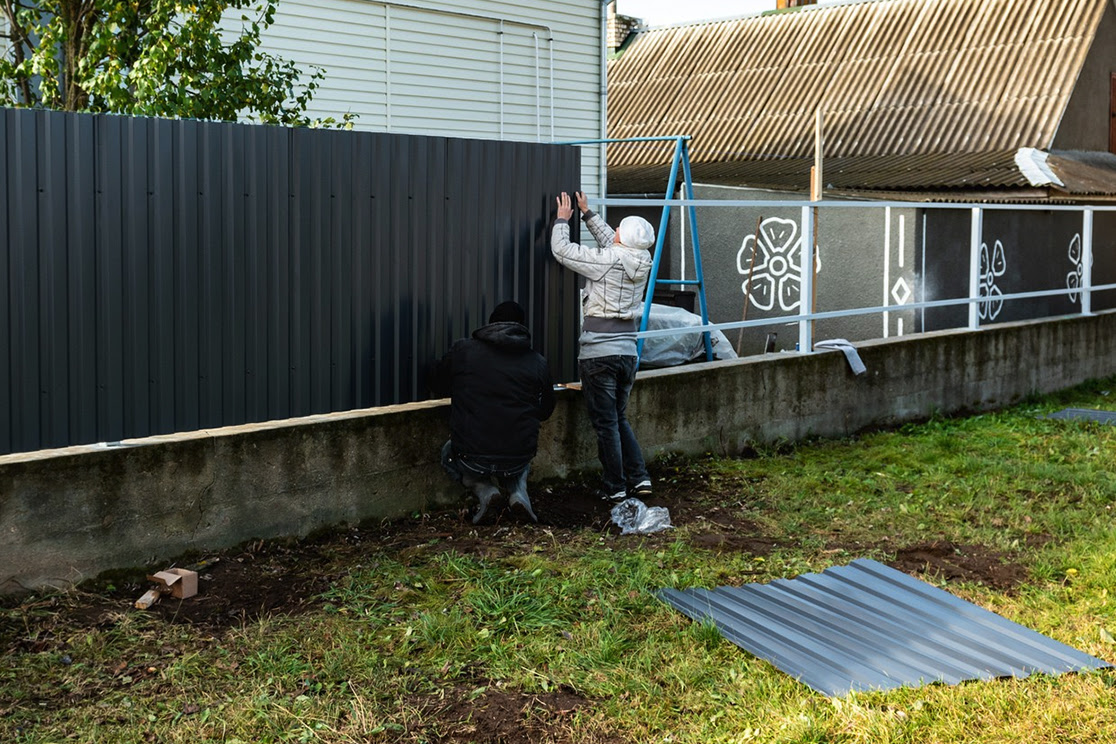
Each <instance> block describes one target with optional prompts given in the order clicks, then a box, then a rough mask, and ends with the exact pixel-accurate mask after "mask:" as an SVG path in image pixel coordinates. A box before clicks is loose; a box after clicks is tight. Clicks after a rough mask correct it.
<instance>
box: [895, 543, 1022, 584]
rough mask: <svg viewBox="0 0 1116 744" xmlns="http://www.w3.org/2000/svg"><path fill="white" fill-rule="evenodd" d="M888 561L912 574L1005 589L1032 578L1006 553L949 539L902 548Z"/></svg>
mask: <svg viewBox="0 0 1116 744" xmlns="http://www.w3.org/2000/svg"><path fill="white" fill-rule="evenodd" d="M888 565H890V566H891V567H892V568H896V569H898V570H900V571H904V572H906V573H909V574H911V575H912V576H919V575H920V574H921V575H922V576H925V577H926V578H928V579H945V580H946V581H969V582H975V583H979V584H984V585H985V586H987V587H990V588H992V589H998V590H1001V591H1013V590H1014V589H1015V588H1016V587H1018V586H1019V585H1020V584H1022V583H1023V582H1024V581H1026V580H1027V578H1028V574H1027V569H1026V568H1024V567H1023V566H1020V565H1019V564H1016V563H1011V562H1009V560H1008V557H1007V556H1006V555H1004V554H1003V553H999V552H997V551H995V550H992V549H990V548H986V547H983V546H981V545H958V544H956V543H952V542H949V541H948V540H937V541H934V542H927V543H920V544H918V545H911V546H909V547H906V548H901V549H899V550H897V551H895V558H894V559H893V560H890V561H888Z"/></svg>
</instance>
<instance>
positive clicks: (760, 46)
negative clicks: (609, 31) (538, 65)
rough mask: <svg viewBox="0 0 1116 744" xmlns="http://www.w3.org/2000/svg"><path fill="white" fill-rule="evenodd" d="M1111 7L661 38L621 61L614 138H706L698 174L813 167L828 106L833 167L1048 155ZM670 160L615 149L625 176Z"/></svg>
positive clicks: (696, 152) (795, 14)
mask: <svg viewBox="0 0 1116 744" xmlns="http://www.w3.org/2000/svg"><path fill="white" fill-rule="evenodd" d="M1109 2H1110V0H1062V1H1060V2H1057V3H1052V2H1047V1H1046V0H982V1H981V2H973V0H865V2H859V3H848V4H841V5H824V6H808V7H806V8H802V9H798V10H795V11H792V12H779V13H773V14H765V15H760V16H751V17H746V18H739V19H734V20H724V21H716V22H709V23H702V24H695V25H688V26H676V27H667V28H659V29H651V30H649V31H644V32H641V33H640V34H639V37H638V38H637V39H636V41H635V42H634V43H632V44H631V45H630V46H629V48H628V50H627V51H626V53H625V54H624V55H623V56H622V57H620V58H619V59H617V60H614V61H612V62H611V63H610V64H609V71H608V121H609V137H613V138H628V137H650V136H664V135H665V136H673V135H681V134H686V135H690V136H691V137H692V138H693V139H692V141H691V143H690V156H691V161H692V163H693V165H694V170H695V178H697V175H696V172H703V171H702V169H701V168H700V167H699V166H701V165H703V164H712V163H718V164H724V165H727V164H731V163H745V162H749V161H753V162H754V161H775V162H777V163H781V164H782V165H784V166H785V165H788V164H790V165H793V167H794V169H796V171H800V170H801V164H802V163H805V164H806V166H805V172H806V173H808V172H809V161H810V160H811V159H812V158H813V148H814V141H813V128H814V114H815V111H816V110H817V109H818V108H819V107H820V108H821V110H822V111H823V112H824V116H825V154H826V166H827V169H828V167H829V163H830V159H831V158H832V159H834V160H835V161H837V162H840V161H842V160H848V159H852V158H863V157H877V158H886V157H888V156H892V157H894V156H901V157H909V156H917V155H937V156H943V155H948V156H950V157H955V158H959V159H961V161H958V162H954V163H952V165H953V166H961V165H965V164H966V162H963V161H966V159H968V160H971V159H974V158H980V157H986V156H997V155H1001V154H1002V153H1006V152H1015V151H1017V150H1018V149H1019V148H1023V147H1033V148H1039V149H1047V148H1049V147H1050V146H1051V143H1052V142H1053V139H1054V135H1055V132H1056V131H1057V127H1058V124H1059V122H1060V120H1061V117H1062V113H1063V111H1064V110H1065V107H1066V104H1067V102H1068V101H1069V97H1070V94H1071V93H1072V91H1073V88H1074V85H1075V84H1076V81H1077V77H1078V74H1079V72H1080V69H1081V66H1082V64H1083V62H1084V60H1085V57H1086V55H1087V54H1088V51H1089V48H1090V46H1091V44H1092V41H1093V38H1094V35H1095V33H1096V30H1097V26H1098V24H1099V23H1100V20H1101V17H1102V15H1103V13H1104V10H1105V7H1106V6H1107V4H1108V3H1109ZM669 153H670V150H669V145H663V144H662V143H641V144H621V145H610V146H609V153H608V167H609V179H610V181H612V180H613V178H614V173H615V174H616V177H618V178H619V179H620V182H621V183H622V182H623V181H624V179H625V178H628V179H629V180H634V178H633V175H632V174H634V173H635V172H637V171H641V170H644V171H646V170H647V168H646V166H655V167H657V168H659V169H660V170H662V169H664V164H666V163H669V160H670V158H669ZM935 162H936V163H938V164H939V165H942V166H943V171H942V172H943V174H948V173H953V174H954V176H947V178H948V177H955V176H956V173H957V170H952V171H951V170H950V168H949V166H950V165H951V164H950V163H948V162H946V161H941V160H938V161H935ZM641 166H643V167H642V168H641ZM1014 170H1015V171H1016V176H1015V177H1016V178H1018V169H1014ZM894 171H895V169H894V168H892V173H890V174H888V175H887V176H886V177H887V178H893V177H894V175H895V173H894ZM648 172H650V171H648ZM749 173H750V171H748V169H747V168H742V169H741V170H740V171H739V172H737V173H736V175H737V176H741V177H743V176H747V175H749ZM980 177H981V178H985V177H988V178H990V179H991V181H993V182H995V183H994V185H1009V184H1010V183H1011V181H1010V179H1009V177H1008V175H1007V173H1006V172H1003V173H1000V174H998V175H996V174H983V173H982V175H981V176H980ZM827 180H828V176H827ZM657 181H658V182H665V175H663V176H659V177H658V178H657ZM896 184H897V182H894V181H891V182H888V183H886V184H880V186H879V188H896V187H901V186H897V185H896ZM749 185H760V184H753V183H749ZM765 185H775V184H773V183H771V184H765ZM919 185H920V186H926V185H928V181H927V180H926V179H923V180H922V181H921V182H920V183H919ZM933 185H935V186H944V185H947V184H946V183H945V182H944V181H943V182H942V183H934V184H933ZM803 186H804V184H798V186H797V187H798V188H802V187H803ZM858 186H863V185H862V184H858ZM873 187H875V186H868V188H873ZM611 190H614V191H615V190H617V189H611Z"/></svg>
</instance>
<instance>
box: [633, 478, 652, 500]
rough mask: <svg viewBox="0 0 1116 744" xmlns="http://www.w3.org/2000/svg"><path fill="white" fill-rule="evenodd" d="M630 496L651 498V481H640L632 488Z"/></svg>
mask: <svg viewBox="0 0 1116 744" xmlns="http://www.w3.org/2000/svg"><path fill="white" fill-rule="evenodd" d="M632 496H635V497H636V498H637V499H649V498H651V481H649V480H645V481H640V482H639V484H638V485H636V487H635V488H633V489H632Z"/></svg>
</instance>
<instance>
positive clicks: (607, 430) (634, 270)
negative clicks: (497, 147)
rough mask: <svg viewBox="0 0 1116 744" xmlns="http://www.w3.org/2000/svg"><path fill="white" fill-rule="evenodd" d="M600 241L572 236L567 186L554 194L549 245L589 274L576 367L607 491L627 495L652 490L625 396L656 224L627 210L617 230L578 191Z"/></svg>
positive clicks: (561, 260) (631, 378)
mask: <svg viewBox="0 0 1116 744" xmlns="http://www.w3.org/2000/svg"><path fill="white" fill-rule="evenodd" d="M575 196H576V198H577V206H578V209H579V210H580V211H581V216H582V219H583V220H584V221H585V224H586V226H587V227H588V228H589V232H590V233H592V235H593V237H594V239H595V240H596V242H597V245H596V246H586V245H579V244H577V243H574V242H571V241H570V225H569V220H570V218H571V217H572V216H573V206H572V203H571V201H570V196H569V194H568V193H566V192H564V191H563V192H562V195H561V196H559V197H558V198H557V202H558V214H557V219H556V220H555V222H554V229H553V231H552V232H551V236H550V250H551V253H553V254H554V258H555V259H557V261H558V263H560V264H562V265H563V266H565V267H566V268H568V269H571V270H572V271H575V272H577V273H578V274H580V275H581V276H583V277H585V279H586V282H585V288H584V290H583V293H582V314H583V316H584V320H583V323H582V333H581V336H580V338H579V339H578V344H579V351H578V372H579V375H580V377H581V391H582V395H583V396H584V398H585V405H586V408H587V410H588V412H589V420H590V421H591V422H592V424H593V428H594V430H595V431H596V433H597V456H598V458H599V459H600V461H601V467H602V469H603V472H602V476H601V477H602V480H603V482H604V492H603V493H604V497H605V498H606V499H608V500H611V501H623V500H624V499H625V498H627V497H629V496H635V497H637V498H647V497H648V496H650V495H651V478H650V476H649V475H648V473H647V464H646V463H645V462H644V459H643V452H642V450H641V449H640V447H639V442H638V441H637V440H636V437H635V433H634V432H633V431H632V427H631V424H629V423H628V418H627V409H628V397H629V395H630V394H631V391H632V384H633V383H634V382H635V374H636V367H637V366H638V361H639V359H638V351H637V345H636V333H637V332H638V331H639V320H640V318H641V317H642V304H643V295H644V292H645V291H646V289H647V279H648V277H649V276H650V274H651V263H652V259H651V255H650V253H649V252H648V249H650V248H651V247H652V246H653V245H654V244H655V230H654V229H653V228H652V227H651V224H650V223H649V222H648V221H647V220H645V219H643V218H642V217H636V216H631V217H625V218H624V219H623V220H621V221H620V224H619V225H618V226H617V229H616V230H613V229H612V228H611V227H609V226H608V224H607V223H606V222H605V221H604V220H603V219H601V217H600V215H597V214H594V213H593V212H592V211H590V209H589V204H588V200H587V199H586V197H585V194H583V193H581V192H576V193H575Z"/></svg>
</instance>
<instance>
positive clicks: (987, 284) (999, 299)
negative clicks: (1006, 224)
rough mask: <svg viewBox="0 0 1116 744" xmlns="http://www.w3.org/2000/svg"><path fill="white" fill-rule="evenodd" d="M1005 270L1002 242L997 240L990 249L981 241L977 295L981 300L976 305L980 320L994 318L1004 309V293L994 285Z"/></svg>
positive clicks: (1005, 257)
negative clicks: (978, 293) (978, 291)
mask: <svg viewBox="0 0 1116 744" xmlns="http://www.w3.org/2000/svg"><path fill="white" fill-rule="evenodd" d="M1005 271H1007V256H1006V255H1005V253H1004V244H1003V243H1001V242H1000V241H998V240H997V241H996V243H995V244H994V245H993V246H992V250H991V251H990V250H989V249H988V244H987V243H982V244H981V246H980V295H979V296H980V297H982V298H983V300H982V301H981V302H980V303H979V304H978V306H977V307H978V313H979V315H980V318H981V320H995V319H996V316H997V315H999V314H1000V311H1001V310H1003V309H1004V298H1003V294H1004V293H1003V292H1001V291H1000V288H999V287H998V286H997V285H996V280H997V279H999V278H1000V277H1001V276H1003V275H1004V272H1005Z"/></svg>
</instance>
